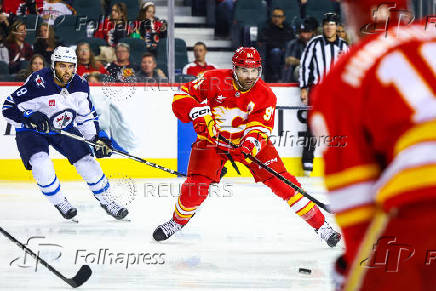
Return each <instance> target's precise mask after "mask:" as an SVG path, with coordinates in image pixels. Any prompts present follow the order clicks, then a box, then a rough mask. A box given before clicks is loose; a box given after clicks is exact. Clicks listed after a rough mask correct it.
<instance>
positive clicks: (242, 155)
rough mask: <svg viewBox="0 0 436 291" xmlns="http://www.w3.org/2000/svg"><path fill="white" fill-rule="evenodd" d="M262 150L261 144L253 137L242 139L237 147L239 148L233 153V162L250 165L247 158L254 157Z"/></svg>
mask: <svg viewBox="0 0 436 291" xmlns="http://www.w3.org/2000/svg"><path fill="white" fill-rule="evenodd" d="M261 149H262V142H261V141H259V140H258V139H256V138H255V137H253V136H248V137H246V138H244V139H243V140H242V142H241V144H240V145H239V147H238V148H237V149H236V150H235V151H234V154H233V155H232V156H233V158H234V159H235V161H238V162H241V163H242V162H243V161H244V160H245V161H246V162H247V163H251V160H250V158H248V156H252V157H255V156H256V155H257V154H258V153H259V152H260V150H261Z"/></svg>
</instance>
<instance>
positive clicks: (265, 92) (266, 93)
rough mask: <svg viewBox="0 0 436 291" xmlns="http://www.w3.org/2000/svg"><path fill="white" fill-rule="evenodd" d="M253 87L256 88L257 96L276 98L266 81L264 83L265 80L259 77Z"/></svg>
mask: <svg viewBox="0 0 436 291" xmlns="http://www.w3.org/2000/svg"><path fill="white" fill-rule="evenodd" d="M253 89H255V90H256V95H258V96H263V98H266V99H269V98H273V99H277V97H276V94H275V93H274V92H273V90H272V89H271V87H270V86H269V85H268V84H267V83H265V81H264V80H262V79H259V80H258V81H257V83H256V85H255V87H254V88H253Z"/></svg>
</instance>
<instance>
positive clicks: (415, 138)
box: [394, 120, 436, 156]
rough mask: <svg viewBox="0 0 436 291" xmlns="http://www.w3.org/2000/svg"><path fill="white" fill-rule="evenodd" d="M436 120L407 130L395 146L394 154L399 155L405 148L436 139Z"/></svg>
mask: <svg viewBox="0 0 436 291" xmlns="http://www.w3.org/2000/svg"><path fill="white" fill-rule="evenodd" d="M435 128H436V120H432V121H430V122H426V123H422V124H419V125H417V126H416V127H414V128H412V129H410V130H408V131H406V133H404V134H403V135H402V136H401V137H400V138H399V140H398V142H397V143H396V145H395V147H394V155H395V156H397V155H398V154H399V153H400V152H401V151H403V150H404V149H406V148H408V147H410V146H412V145H415V144H418V143H421V142H425V141H436V130H435Z"/></svg>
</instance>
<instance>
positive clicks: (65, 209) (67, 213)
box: [54, 198, 77, 219]
mask: <svg viewBox="0 0 436 291" xmlns="http://www.w3.org/2000/svg"><path fill="white" fill-rule="evenodd" d="M54 207H56V209H57V210H59V212H60V214H61V215H62V217H63V218H65V219H71V218H73V217H74V216H76V215H77V209H76V208H74V207H73V206H72V205H71V204H70V202H68V200H67V198H64V201H62V202H61V203H58V204H56V205H55V206H54Z"/></svg>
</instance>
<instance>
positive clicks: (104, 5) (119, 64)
mask: <svg viewBox="0 0 436 291" xmlns="http://www.w3.org/2000/svg"><path fill="white" fill-rule="evenodd" d="M237 1H238V0H215V5H216V13H215V18H216V20H215V36H216V38H218V39H219V38H230V37H231V31H230V30H231V27H232V21H233V16H234V15H233V12H234V11H233V10H234V6H235V5H236V2H237ZM289 1H296V2H298V3H299V5H300V6H301V9H300V11H299V15H298V19H301V21H298V22H295V21H294V22H293V23H291V22H288V21H287V19H294V18H295V17H293V16H288V15H286V13H285V10H283V9H281V8H280V7H272V6H271V0H269V1H265V2H266V4H267V5H266V7H267V8H266V9H267V10H266V11H265V14H267V15H268V19H267V21H266V22H265V23H264V24H263V25H262V26H260V27H259V31H258V33H257V38H256V39H255V41H254V42H252V43H250V45H254V46H256V47H257V48H258V49H259V51H260V52H261V54H262V57H263V60H264V64H263V65H264V76H263V78H264V79H265V80H266V81H267V82H298V67H299V64H300V57H301V53H302V50H303V49H304V47H305V45H306V44H307V42H308V41H309V40H310V38H312V37H313V36H315V35H317V34H319V33H320V26H319V23H318V21H317V19H315V18H314V17H310V16H309V15H306V12H305V10H304V4H306V3H307V1H314V0H289ZM326 1H331V0H326ZM77 2H78V1H77V0H76V1H75V0H16V1H6V0H4V2H3V3H2V4H0V5H1V6H0V9H1V12H2V13H1V14H0V75H1V76H0V81H24V80H25V79H26V78H27V77H28V76H29V75H30V74H31V73H32V72H33V71H35V70H38V69H40V68H41V67H45V66H49V65H50V63H51V60H50V57H51V54H52V52H53V50H54V48H55V47H56V46H59V45H68V46H73V47H75V48H76V52H77V56H78V67H77V73H78V74H79V75H81V76H83V77H85V78H87V79H88V80H89V81H90V82H97V83H98V82H104V81H110V82H132V81H135V82H146V81H147V79H148V78H154V79H165V78H166V74H165V73H166V70H167V68H166V63H165V61H164V60H161V62H159V60H160V59H159V58H162V56H160V55H159V53H158V51H159V47H160V45H161V40H162V39H165V38H166V37H167V22H166V21H165V20H162V19H159V18H157V17H156V16H155V12H156V8H155V5H154V3H153V2H149V1H144V0H142V1H141V0H138V1H136V2H137V3H136V4H137V7H136V9H134V10H133V11H137V15H133V16H132V15H128V11H129V8H132V7H128V6H127V5H126V3H124V2H120V1H111V0H100V3H99V8H100V10H101V12H102V15H103V17H100V18H99V22H98V25H97V26H96V27H94V28H93V29H92V28H91V30H90V29H89V27H86V30H87V31H86V34H87V37H88V38H86V39H81V40H77V42H76V43H74V44H72V45H71V44H65V43H63V41H62V39H63V38H62V37H59V35H56V33H55V29H54V27H55V26H56V22H55V20H56V18H58V17H60V16H62V15H77V14H78V12H77V11H78V7H75V5H78V4H77ZM185 2H187V3H190V5H192V9H193V10H192V11H193V14H195V13H196V9H197V10H201V9H202V7H203V6H202V5H204V3H205V1H196V0H190V1H185ZM336 2H337V1H336ZM129 3H130V5H131V3H132V2H129ZM199 3H200V4H199ZM134 8H135V7H134ZM337 12H338V13H340V11H337ZM198 13H203V12H201V11H200V12H198ZM95 14H97V11H96V13H95ZM29 15H38V17H41V19H42V22H41V23H38V26H37V27H36V30H37V32H36V38H35V39H34V42H33V43H29V42H28V39H27V38H26V36H27V33H28V32H27V30H28V29H29V28H28V26H29V24H28V23H26V18H28V17H29ZM303 16H304V17H303ZM132 19H133V20H132ZM83 29H85V28H83ZM337 29H338V34H340V35H341V37H343V38H347V37H346V35H343V33H344V32H345V29H344V27H343V26H341V25H338V28H337ZM95 38H98V39H101V40H102V41H104V42H103V43H101V44H100V45H99V46H97V47H96V48H95V47H94V46H93V44H92V43H89V42H87V40H89V39H95ZM126 39H137V40H141V41H142V43H143V44H142V45H143V47H144V50H141V51H140V52H138V51H137V48H136V47H131V44H130V41H129V42H126V41H124V40H126ZM239 45H247V44H246V43H244V40H241V41H239V42H238V43H237V44H236V45H235V46H239ZM193 51H194V60H192V62H191V63H188V64H183V66H182V67H181V68H179V71H178V73H179V74H180V75H183V76H193V77H195V76H198V74H200V73H202V72H204V71H207V70H210V69H214V68H215V66H213V65H210V64H208V63H207V62H206V54H207V51H208V48H207V46H206V44H205V43H204V42H201V41H199V42H197V43H196V44H195V45H194V47H193ZM138 53H139V54H140V55H139V56H137V55H138ZM185 53H186V52H185ZM132 56H134V57H132Z"/></svg>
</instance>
